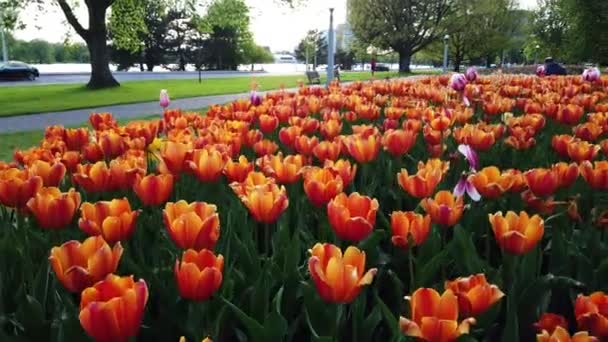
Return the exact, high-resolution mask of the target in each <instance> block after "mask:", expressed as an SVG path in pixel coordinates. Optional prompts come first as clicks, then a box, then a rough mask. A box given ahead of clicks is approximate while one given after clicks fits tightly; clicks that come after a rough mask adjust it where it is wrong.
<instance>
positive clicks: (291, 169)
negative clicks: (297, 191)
mask: <svg viewBox="0 0 608 342" xmlns="http://www.w3.org/2000/svg"><path fill="white" fill-rule="evenodd" d="M256 164H257V165H258V167H259V168H260V169H262V171H264V173H265V174H266V175H267V176H270V177H273V178H275V179H276V180H277V183H279V184H291V183H294V182H296V181H298V180H299V179H300V175H301V174H302V168H303V167H304V164H305V158H304V157H303V156H302V155H299V154H296V155H288V156H286V157H285V158H283V154H282V153H280V152H279V154H277V155H267V156H264V157H263V158H259V159H258V160H257V161H256Z"/></svg>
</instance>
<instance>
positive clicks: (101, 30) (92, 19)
mask: <svg viewBox="0 0 608 342" xmlns="http://www.w3.org/2000/svg"><path fill="white" fill-rule="evenodd" d="M106 10H107V7H104V5H96V4H95V2H93V3H91V4H90V5H89V30H88V33H87V35H86V38H85V41H86V43H87V47H88V48H89V54H90V56H91V57H90V58H91V78H90V79H89V83H87V87H88V88H91V89H100V88H109V87H117V86H119V85H120V84H119V83H118V81H116V79H115V78H114V76H113V75H112V72H111V71H110V65H109V64H110V53H109V52H110V49H108V45H107V44H106V37H107V30H106Z"/></svg>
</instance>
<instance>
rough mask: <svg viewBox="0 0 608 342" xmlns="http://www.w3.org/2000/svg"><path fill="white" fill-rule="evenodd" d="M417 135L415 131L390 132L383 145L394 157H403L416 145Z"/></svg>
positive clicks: (385, 134) (386, 134) (383, 140)
mask: <svg viewBox="0 0 608 342" xmlns="http://www.w3.org/2000/svg"><path fill="white" fill-rule="evenodd" d="M416 136H417V133H416V132H414V131H404V130H400V129H397V130H388V131H386V132H384V136H383V137H382V145H383V146H384V149H385V150H386V151H388V153H390V154H391V155H393V156H394V157H398V156H402V155H404V154H406V153H408V152H409V151H410V149H411V148H412V147H413V146H414V143H416Z"/></svg>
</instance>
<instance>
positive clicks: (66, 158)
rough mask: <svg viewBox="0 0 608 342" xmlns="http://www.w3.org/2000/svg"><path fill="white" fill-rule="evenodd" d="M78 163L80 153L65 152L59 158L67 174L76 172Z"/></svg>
mask: <svg viewBox="0 0 608 342" xmlns="http://www.w3.org/2000/svg"><path fill="white" fill-rule="evenodd" d="M80 161H81V157H80V152H76V151H66V152H64V153H63V154H62V155H61V157H60V158H59V162H60V163H61V164H63V165H64V166H65V168H66V171H67V172H69V173H74V172H76V167H77V165H78V164H79V163H80Z"/></svg>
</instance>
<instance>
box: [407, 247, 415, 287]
mask: <svg viewBox="0 0 608 342" xmlns="http://www.w3.org/2000/svg"><path fill="white" fill-rule="evenodd" d="M412 249H413V246H411V245H410V246H408V249H407V251H408V262H409V273H410V292H412V291H414V252H413V251H412Z"/></svg>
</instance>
